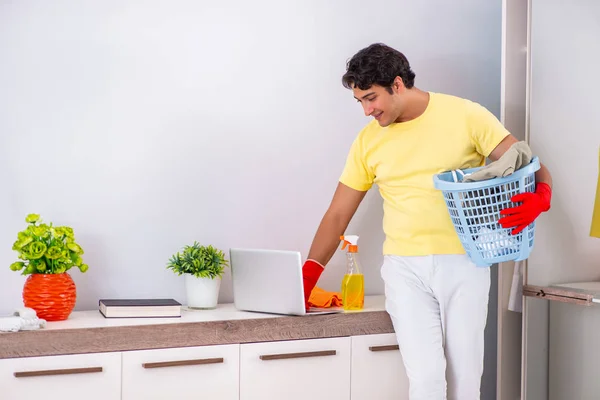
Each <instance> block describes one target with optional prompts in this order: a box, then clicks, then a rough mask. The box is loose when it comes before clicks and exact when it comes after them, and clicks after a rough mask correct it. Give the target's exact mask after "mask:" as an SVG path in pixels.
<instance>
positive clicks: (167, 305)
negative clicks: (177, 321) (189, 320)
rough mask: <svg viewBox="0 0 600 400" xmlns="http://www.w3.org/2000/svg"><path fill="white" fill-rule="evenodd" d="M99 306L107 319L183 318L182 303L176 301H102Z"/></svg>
mask: <svg viewBox="0 0 600 400" xmlns="http://www.w3.org/2000/svg"><path fill="white" fill-rule="evenodd" d="M98 306H99V309H100V313H101V314H102V315H103V316H104V317H105V318H174V317H181V303H179V302H177V301H176V300H174V299H100V300H99V301H98Z"/></svg>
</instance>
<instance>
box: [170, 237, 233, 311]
mask: <svg viewBox="0 0 600 400" xmlns="http://www.w3.org/2000/svg"><path fill="white" fill-rule="evenodd" d="M228 265H229V262H228V261H227V260H226V259H225V255H224V254H223V252H222V251H221V250H219V249H216V248H214V247H213V246H201V245H200V244H198V242H194V244H193V245H191V246H190V245H187V246H185V247H184V248H183V252H181V253H180V252H177V254H175V255H173V256H172V257H171V258H170V259H169V262H168V264H167V268H168V269H171V270H173V272H175V273H176V274H177V275H182V274H183V275H184V279H185V291H186V297H187V306H188V307H190V308H197V309H212V308H215V307H216V306H217V301H218V298H219V289H220V287H221V278H222V277H223V273H224V271H225V267H226V266H228Z"/></svg>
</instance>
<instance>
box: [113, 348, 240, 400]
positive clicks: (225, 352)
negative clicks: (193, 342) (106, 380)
mask: <svg viewBox="0 0 600 400" xmlns="http://www.w3.org/2000/svg"><path fill="white" fill-rule="evenodd" d="M239 360H240V346H239V345H238V344H234V345H223V346H200V347H181V348H172V349H159V350H141V351H128V352H123V400H139V399H144V400H151V399H156V400H158V399H160V400H164V399H177V400H188V399H189V400H192V399H219V400H221V399H222V400H230V399H231V400H238V398H239V370H240V368H239Z"/></svg>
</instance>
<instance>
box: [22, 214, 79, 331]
mask: <svg viewBox="0 0 600 400" xmlns="http://www.w3.org/2000/svg"><path fill="white" fill-rule="evenodd" d="M25 222H27V223H28V224H29V225H28V226H27V228H26V229H24V230H22V231H21V232H19V233H18V234H17V240H16V241H15V242H14V244H13V247H12V249H13V250H14V251H16V252H17V253H18V254H19V256H18V258H19V259H20V260H21V261H16V262H14V263H12V264H11V265H10V269H11V270H13V271H21V274H22V275H27V276H28V277H27V280H26V281H25V285H24V286H23V304H24V305H25V307H29V308H32V309H33V310H35V312H36V314H37V316H38V318H41V319H45V320H46V321H60V320H65V319H67V318H68V317H69V315H70V314H71V311H73V308H74V307H75V301H76V298H77V291H76V288H75V282H73V279H72V278H71V276H70V275H69V274H68V272H67V271H69V270H70V269H71V268H73V267H77V268H79V270H80V271H81V272H86V271H87V270H88V265H87V264H84V263H83V259H82V258H81V255H82V254H83V249H82V248H81V246H79V245H78V244H77V242H76V241H75V235H74V233H73V229H72V228H70V227H68V226H53V225H52V223H50V224H45V223H42V221H41V220H40V216H39V215H38V214H29V215H28V216H27V217H26V218H25Z"/></svg>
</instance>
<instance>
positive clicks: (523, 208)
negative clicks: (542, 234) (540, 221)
mask: <svg viewBox="0 0 600 400" xmlns="http://www.w3.org/2000/svg"><path fill="white" fill-rule="evenodd" d="M551 198H552V189H551V188H550V186H549V185H548V184H546V183H538V184H537V185H536V188H535V192H533V193H532V192H527V193H520V194H517V195H515V196H513V197H512V198H511V199H510V200H511V201H512V202H513V203H522V204H520V205H518V206H516V207H511V208H507V209H504V210H502V211H500V214H501V215H504V216H505V217H503V218H500V219H499V220H498V223H499V224H500V225H501V226H502V227H503V228H514V229H513V230H512V231H511V233H512V234H513V235H516V234H517V233H519V232H521V231H522V230H523V229H525V228H526V227H527V226H528V225H529V224H531V223H532V222H533V221H535V219H536V218H537V217H538V216H539V215H540V214H541V213H543V212H545V211H548V210H549V209H550V201H551Z"/></svg>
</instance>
